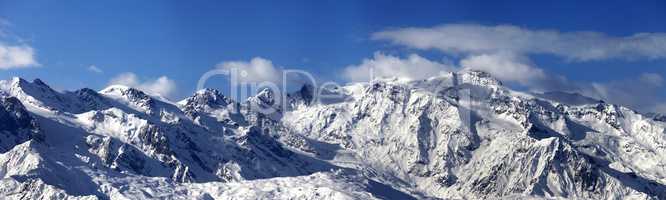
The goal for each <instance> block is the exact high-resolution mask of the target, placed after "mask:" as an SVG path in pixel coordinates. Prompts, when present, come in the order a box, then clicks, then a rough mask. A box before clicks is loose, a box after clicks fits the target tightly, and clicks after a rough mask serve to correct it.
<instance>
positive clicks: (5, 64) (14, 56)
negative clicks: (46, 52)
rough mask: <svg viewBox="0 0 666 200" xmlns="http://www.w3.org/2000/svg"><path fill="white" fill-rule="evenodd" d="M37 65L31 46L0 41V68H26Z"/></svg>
mask: <svg viewBox="0 0 666 200" xmlns="http://www.w3.org/2000/svg"><path fill="white" fill-rule="evenodd" d="M39 65H40V64H39V63H38V62H37V60H36V59H35V50H34V49H32V47H30V46H27V45H16V46H12V45H6V44H3V43H0V69H12V68H26V67H35V66H39Z"/></svg>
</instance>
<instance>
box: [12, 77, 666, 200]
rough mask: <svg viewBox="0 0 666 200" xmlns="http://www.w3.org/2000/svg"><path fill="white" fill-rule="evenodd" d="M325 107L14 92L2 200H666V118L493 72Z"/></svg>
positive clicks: (384, 89) (367, 90) (364, 87)
mask: <svg viewBox="0 0 666 200" xmlns="http://www.w3.org/2000/svg"><path fill="white" fill-rule="evenodd" d="M317 92H318V91H316V90H315V88H314V87H312V86H304V87H302V88H301V89H300V90H298V91H296V92H295V93H292V94H289V95H288V96H287V98H286V101H287V102H281V101H283V100H285V99H279V98H281V97H277V96H275V93H274V92H272V91H270V90H263V91H260V92H259V93H258V94H257V95H255V96H253V97H250V98H249V99H247V100H245V101H240V102H238V101H234V100H232V99H230V98H227V97H225V96H224V95H223V94H221V93H220V92H219V91H216V90H210V89H206V90H202V91H198V92H197V93H195V94H194V95H193V96H191V97H189V98H186V99H185V100H183V101H180V102H178V103H172V102H169V101H168V100H165V99H163V98H160V97H154V96H150V95H148V94H146V93H144V92H142V91H140V90H137V89H134V88H128V87H124V86H112V87H109V88H107V89H104V90H102V91H100V92H99V93H98V92H96V91H93V90H90V89H81V90H78V91H75V92H57V91H54V90H52V89H51V88H50V87H49V86H48V85H47V84H45V83H44V82H43V81H41V80H35V81H33V82H28V81H25V80H22V79H18V78H15V79H13V80H9V81H0V96H2V97H1V98H0V178H2V179H1V180H0V185H1V186H2V187H0V195H2V196H6V197H8V198H12V199H21V198H56V199H62V198H72V199H76V198H80V199H97V198H99V199H125V198H130V199H133V198H141V199H152V198H155V199H163V198H169V199H171V198H184V199H191V198H198V199H211V198H216V199H228V198H235V199H253V198H269V199H270V198H278V199H322V198H324V199H327V198H340V199H372V198H383V199H413V198H416V199H424V198H445V199H446V198H454V199H455V198H464V199H487V198H501V197H504V198H531V197H542V198H544V197H561V198H580V199H632V198H638V199H666V186H665V185H666V157H665V156H664V155H666V135H665V134H664V130H665V129H664V128H665V127H666V123H664V122H663V121H660V120H658V119H660V118H659V115H650V116H644V115H641V114H639V113H636V112H634V111H632V110H630V109H627V108H625V107H622V106H618V105H612V104H606V103H604V102H601V101H596V100H593V99H590V98H587V97H582V96H580V95H576V94H565V93H557V92H555V93H547V94H536V95H532V94H526V93H521V92H516V91H512V90H510V89H508V88H506V87H505V86H503V85H502V83H501V82H499V81H497V80H496V79H494V78H493V77H491V76H490V75H489V74H487V73H484V72H479V71H469V72H461V73H451V74H448V75H443V76H440V77H434V78H430V79H427V80H419V81H408V82H407V81H404V80H399V79H383V80H376V81H373V82H371V83H368V84H355V85H349V86H345V87H342V88H326V89H324V91H320V92H323V93H326V94H336V95H337V96H338V97H339V98H335V99H326V100H321V101H318V100H319V99H317V96H316V94H317ZM281 103H286V104H285V105H287V106H286V108H283V107H282V106H281V105H279V104H281ZM257 108H259V109H257ZM259 110H263V111H265V110H275V111H277V112H274V113H266V112H260V111H259Z"/></svg>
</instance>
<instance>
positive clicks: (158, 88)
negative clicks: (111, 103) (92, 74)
mask: <svg viewBox="0 0 666 200" xmlns="http://www.w3.org/2000/svg"><path fill="white" fill-rule="evenodd" d="M109 85H124V86H128V87H132V88H137V89H139V90H141V91H144V92H146V93H148V94H151V95H161V96H164V97H171V96H172V95H174V93H175V92H176V82H175V81H173V80H171V79H169V78H168V77H166V76H160V77H159V78H157V79H148V80H141V79H139V77H138V76H137V75H136V74H134V73H131V72H126V73H122V74H119V75H118V76H116V77H114V78H112V79H111V80H110V81H109Z"/></svg>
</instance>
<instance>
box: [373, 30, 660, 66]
mask: <svg viewBox="0 0 666 200" xmlns="http://www.w3.org/2000/svg"><path fill="white" fill-rule="evenodd" d="M372 38H373V39H375V40H386V41H390V42H392V43H394V44H399V45H404V46H407V47H411V48H416V49H435V50H439V51H442V52H445V53H452V54H481V53H495V52H500V51H503V52H511V53H516V54H524V55H530V54H549V55H555V56H559V57H562V58H565V59H567V60H571V61H592V60H604V59H615V58H617V59H627V60H632V59H664V58H666V33H637V34H633V35H630V36H623V37H616V36H609V35H606V34H604V33H599V32H591V31H578V32H560V31H556V30H531V29H527V28H522V27H518V26H513V25H498V26H484V25H478V24H446V25H440V26H435V27H430V28H416V27H411V28H400V29H390V30H385V31H381V32H377V33H374V34H373V35H372Z"/></svg>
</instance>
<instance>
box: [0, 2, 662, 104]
mask: <svg viewBox="0 0 666 200" xmlns="http://www.w3.org/2000/svg"><path fill="white" fill-rule="evenodd" d="M556 2H557V3H556ZM664 10H666V3H663V1H641V3H637V2H635V1H613V2H608V1H553V2H550V3H540V2H539V3H537V2H535V1H396V2H391V3H387V2H384V1H280V2H279V3H277V2H269V1H242V2H224V1H113V2H100V1H8V0H0V19H2V21H4V22H3V23H0V31H1V32H0V33H3V34H1V35H0V42H1V43H0V44H3V45H5V46H24V47H30V48H31V49H32V50H33V51H34V55H33V56H34V59H35V62H36V63H39V64H38V65H39V66H36V67H35V66H33V67H7V68H6V69H0V79H7V78H9V77H12V76H20V77H24V78H26V79H33V78H41V79H43V80H45V81H46V82H47V83H49V84H51V85H52V86H54V87H55V88H58V89H78V88H81V87H89V88H93V89H102V88H104V87H105V86H106V85H108V84H109V83H110V82H113V80H114V79H115V80H127V79H128V77H127V76H125V77H120V79H119V77H118V76H121V75H122V74H125V75H127V73H133V75H135V76H134V77H129V79H130V80H131V81H135V82H137V83H136V84H143V82H144V81H155V80H157V79H158V78H160V77H165V78H167V79H168V80H170V81H172V82H169V83H173V84H175V86H176V88H177V90H174V91H173V92H172V94H171V95H170V96H171V97H172V98H175V99H178V98H182V97H184V96H186V95H188V94H190V93H192V92H193V91H194V90H195V87H196V81H197V80H198V79H199V77H200V76H201V75H202V74H203V73H205V72H206V71H208V70H210V69H212V68H214V67H215V66H216V65H218V64H220V63H223V62H228V61H246V62H249V61H250V60H251V59H252V58H255V57H261V58H263V59H266V60H269V61H271V62H272V64H273V65H274V66H275V67H277V68H279V67H284V68H296V69H303V70H306V71H309V72H312V73H314V74H316V75H317V76H319V78H321V79H326V80H339V81H348V80H349V79H348V78H345V76H344V75H345V70H346V68H349V67H352V68H353V67H362V66H363V60H364V59H370V60H377V59H380V58H386V57H389V58H391V57H395V58H397V59H408V57H409V56H410V55H411V54H416V55H418V56H419V57H421V58H423V59H427V60H429V61H433V62H437V63H443V64H446V65H454V66H457V65H461V63H460V61H461V60H464V59H465V58H470V59H469V60H474V61H476V62H472V61H470V62H467V63H468V64H469V63H478V62H480V60H481V61H482V59H481V58H480V57H477V58H478V59H472V55H477V56H478V55H479V54H486V53H487V54H489V55H490V54H492V55H498V54H496V53H497V52H495V51H496V49H497V48H499V49H500V50H501V48H503V46H495V49H493V48H491V49H490V51H492V52H486V51H483V52H479V51H472V50H462V51H452V50H450V49H447V48H445V47H441V46H439V47H419V46H414V44H413V43H409V42H400V40H401V39H402V38H401V37H402V36H396V35H394V36H395V37H384V38H381V37H377V34H378V33H381V32H386V31H399V30H402V29H404V28H410V27H412V28H422V29H426V30H432V29H435V28H437V27H442V26H444V27H445V29H446V28H447V25H448V26H449V27H448V28H451V27H450V25H453V26H454V27H453V28H456V27H455V26H456V25H461V24H462V25H465V27H464V28H463V30H464V31H468V30H471V31H474V30H476V29H475V27H476V28H479V27H480V28H482V29H483V28H490V29H493V28H497V27H498V26H501V25H506V26H510V28H518V29H519V31H522V32H527V33H535V32H536V33H538V32H539V31H554V32H557V33H559V34H561V35H564V36H562V38H563V39H562V40H568V39H570V38H571V37H578V36H579V35H580V34H570V35H567V33H579V32H580V31H593V32H595V33H598V34H603V35H604V38H606V39H608V38H610V39H608V41H616V40H622V38H623V37H624V38H626V37H630V36H633V35H635V34H637V33H656V35H655V37H656V38H662V37H661V36H662V35H660V33H666V23H664V21H666V12H664ZM470 27H471V28H470ZM446 30H448V29H446ZM446 30H445V31H446ZM444 33H446V34H448V33H449V32H444ZM493 33H494V32H493V31H492V30H491V31H490V32H489V33H488V34H491V35H492V34H493ZM571 35H573V36H571ZM480 37H485V36H483V35H482V36H480ZM558 37H559V36H558ZM536 38H537V39H535V40H539V37H536ZM650 38H651V37H650ZM435 39H436V38H435ZM535 40H529V41H526V42H528V43H538V42H539V41H535ZM600 41H602V42H603V41H606V40H600ZM434 42H437V41H434ZM560 43H566V42H560ZM558 44H559V43H558ZM660 44H663V43H660ZM451 45H461V44H459V43H458V42H456V41H454V43H452V44H451ZM527 46H529V48H532V46H535V45H531V44H530V45H527ZM565 46H566V44H565ZM456 48H457V47H456ZM525 48H528V47H525ZM581 48H586V47H585V46H583V47H581ZM664 48H665V49H666V47H664ZM572 50H575V49H572ZM562 51H567V50H557V52H551V51H547V52H545V53H544V52H540V51H539V50H533V49H520V50H516V51H511V52H510V53H509V54H510V55H511V56H508V57H510V58H511V59H512V61H516V60H518V61H520V62H521V63H528V65H529V66H527V67H528V68H530V69H536V70H537V71H539V70H540V71H543V74H545V75H546V76H548V77H551V76H561V77H566V79H567V80H566V82H567V83H566V84H571V85H576V86H580V87H581V88H595V87H597V86H595V85H594V84H599V85H601V86H603V87H605V88H614V87H616V86H618V87H619V86H623V85H626V84H624V83H630V82H636V80H645V79H642V78H641V77H643V78H645V77H652V79H650V80H654V81H655V82H658V83H659V84H655V88H653V89H652V90H645V91H643V92H640V94H636V93H631V91H632V90H635V88H624V90H628V91H629V92H627V93H626V95H644V96H640V97H636V98H642V99H644V100H641V101H640V102H633V100H627V99H623V100H622V99H620V100H617V102H618V103H622V104H636V106H637V107H641V109H643V110H650V109H657V107H659V109H664V110H666V106H663V105H661V104H660V102H664V101H662V100H663V99H664V98H663V97H664V96H665V94H663V92H662V91H663V88H661V81H660V77H661V76H666V59H664V56H661V55H662V54H666V53H663V49H660V48H656V49H655V48H652V49H651V51H650V52H648V53H645V52H643V51H640V50H635V51H634V50H631V49H630V50H626V51H624V50H622V51H621V52H622V53H625V52H629V53H632V52H636V51H639V52H638V53H636V54H637V56H632V57H630V58H626V57H624V56H618V55H609V56H602V58H598V59H587V60H585V59H582V60H580V59H579V60H576V59H571V58H570V57H571V56H568V54H567V55H563V54H566V53H562ZM377 52H379V53H377ZM655 52H656V53H655ZM377 54H380V55H379V57H377ZM644 54H649V55H644ZM501 55H503V56H501V59H506V58H507V56H504V55H506V54H501ZM491 58H498V59H499V58H500V57H492V56H491ZM417 63H418V62H417ZM370 64H371V63H370ZM92 65H94V66H95V67H96V68H97V69H99V70H101V72H94V71H93V70H90V66H92ZM470 65H472V64H470ZM437 66H439V65H436V66H435V67H437ZM0 68H1V67H0ZM416 68H418V66H416ZM528 71H529V70H528ZM531 72H534V70H532V71H531ZM647 75H650V76H647ZM123 78H124V79H123ZM506 78H507V82H509V83H510V84H513V85H515V87H518V88H528V89H529V88H534V87H533V86H534V85H535V84H537V83H535V82H534V81H524V80H514V79H515V77H510V76H507V77H506ZM512 78H513V79H512ZM544 79H550V78H544ZM539 84H540V83H539ZM546 89H552V88H546ZM597 92H598V91H597ZM655 92H656V93H658V94H657V95H651V94H652V93H655ZM582 93H585V92H582ZM605 95H606V96H602V97H600V98H611V97H609V96H617V95H622V94H609V93H606V94H605ZM642 101H649V102H642ZM639 104H640V105H639ZM660 106H663V108H661V107H660Z"/></svg>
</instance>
